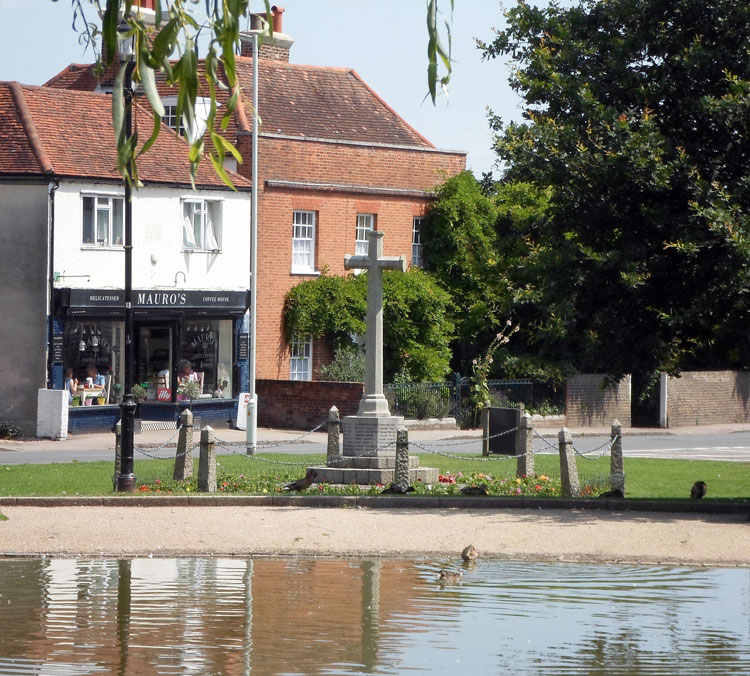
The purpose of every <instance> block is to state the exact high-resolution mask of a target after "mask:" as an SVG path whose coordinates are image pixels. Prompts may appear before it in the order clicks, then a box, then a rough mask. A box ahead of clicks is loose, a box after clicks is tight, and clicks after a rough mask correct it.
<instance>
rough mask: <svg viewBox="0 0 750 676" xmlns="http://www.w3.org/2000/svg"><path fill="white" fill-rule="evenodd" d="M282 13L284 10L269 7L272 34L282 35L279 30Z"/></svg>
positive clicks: (275, 6)
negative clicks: (271, 16)
mask: <svg viewBox="0 0 750 676" xmlns="http://www.w3.org/2000/svg"><path fill="white" fill-rule="evenodd" d="M283 13H284V8H283V7H279V6H278V5H274V6H273V7H271V14H273V32H274V33H282V32H283V31H282V30H281V15H282V14H283Z"/></svg>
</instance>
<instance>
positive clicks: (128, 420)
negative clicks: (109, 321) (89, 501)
mask: <svg viewBox="0 0 750 676" xmlns="http://www.w3.org/2000/svg"><path fill="white" fill-rule="evenodd" d="M118 31H119V32H120V39H118V41H117V47H118V53H119V58H120V63H121V64H124V65H125V74H124V75H125V77H124V80H123V98H124V100H125V140H126V142H127V141H129V140H130V137H131V136H132V134H133V111H132V105H133V77H132V76H133V68H134V67H135V60H134V58H133V56H134V53H133V40H134V38H133V36H132V35H130V34H129V26H128V25H127V22H125V21H123V22H122V23H121V24H120V26H119V27H118ZM123 34H125V35H124V36H123ZM127 171H128V177H127V178H126V179H125V237H124V249H125V356H124V359H125V387H124V392H125V396H124V397H123V399H122V403H121V404H120V421H121V437H120V439H121V455H120V474H119V475H118V476H117V490H118V492H123V493H132V492H133V491H135V474H134V473H133V433H134V427H135V409H136V404H135V401H133V362H134V354H133V347H134V342H133V305H132V301H133V205H132V203H131V195H130V192H131V185H130V184H131V181H132V178H133V160H132V155H131V158H130V159H129V160H128V164H127Z"/></svg>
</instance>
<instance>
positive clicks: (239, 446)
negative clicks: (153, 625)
mask: <svg viewBox="0 0 750 676" xmlns="http://www.w3.org/2000/svg"><path fill="white" fill-rule="evenodd" d="M150 425H165V424H164V423H150ZM168 425H169V426H163V427H161V426H160V427H154V429H172V428H173V427H174V433H173V434H172V435H171V436H170V437H169V439H167V440H166V441H164V442H163V443H161V444H159V445H158V446H150V447H147V448H146V447H142V446H139V445H135V446H134V451H135V454H136V457H135V462H134V465H135V467H134V471H135V474H136V478H137V484H138V486H139V487H141V486H154V485H157V486H158V485H159V484H164V485H167V484H169V483H170V482H172V481H173V476H174V469H175V464H176V462H177V460H178V459H181V458H183V457H184V456H185V455H186V454H187V453H188V452H190V453H191V454H195V455H196V456H197V455H198V451H199V447H200V442H199V438H198V439H195V438H194V439H193V443H192V444H191V445H190V446H188V449H189V450H182V451H180V450H179V444H176V443H175V442H176V440H177V438H178V436H179V433H180V424H179V422H177V424H176V426H175V423H169V424H168ZM326 426H327V421H325V420H324V421H323V422H321V423H320V424H319V425H317V426H316V427H314V428H312V429H311V430H309V431H306V432H304V433H302V434H300V435H299V436H297V437H295V438H293V439H289V440H285V441H278V442H260V443H258V444H256V447H255V453H254V454H250V455H249V454H248V453H247V442H246V441H245V440H243V441H227V440H225V439H221V438H220V437H218V436H214V444H215V448H216V449H217V450H221V451H224V454H219V455H217V474H219V475H222V474H224V473H225V471H226V472H231V473H233V474H239V475H240V476H242V473H243V472H246V471H250V472H251V473H252V472H253V471H254V470H251V467H252V466H253V465H256V466H257V465H259V464H260V465H264V466H268V467H269V469H271V468H273V467H277V468H279V471H278V472H275V473H274V475H275V476H276V478H277V480H279V481H286V480H290V479H293V478H296V477H297V476H298V475H299V470H300V469H301V468H307V467H309V466H310V462H309V461H308V460H306V461H295V460H285V459H282V458H280V457H278V454H277V455H276V456H275V457H273V456H271V454H272V453H273V451H274V450H275V449H277V448H280V447H285V446H290V445H294V444H297V443H299V442H301V441H303V440H304V439H306V438H307V437H309V436H311V435H312V434H314V433H315V432H318V431H319V430H321V429H322V428H324V427H326ZM148 429H151V428H150V427H149V428H148ZM520 429H521V428H519V427H514V428H510V429H506V430H503V431H502V432H499V433H496V434H491V435H488V436H481V437H476V438H472V439H456V440H450V439H447V440H436V441H431V442H429V445H427V444H426V443H423V442H418V441H414V440H411V441H409V447H410V449H411V448H413V449H416V451H418V452H421V453H423V454H424V455H426V456H429V455H433V456H439V457H441V458H446V459H450V460H458V461H462V462H470V463H473V462H475V463H478V466H480V465H481V466H484V467H487V466H488V465H491V464H492V463H496V464H497V466H498V467H501V468H503V469H501V470H500V471H501V472H507V473H508V474H511V473H512V472H515V468H513V469H511V463H509V462H508V461H513V462H514V463H515V462H517V460H518V456H517V455H511V454H508V455H504V454H491V455H483V454H481V452H480V453H478V454H476V455H469V454H466V453H465V452H464V453H461V452H460V451H459V452H449V451H447V450H443V449H445V448H446V447H450V448H457V447H459V448H460V447H468V446H469V445H473V444H480V445H481V448H485V445H484V444H485V443H487V442H489V441H490V440H492V439H496V438H498V437H503V436H506V435H510V434H516V433H518V432H519V430H520ZM194 432H195V433H199V432H200V430H198V429H197V428H194ZM531 432H532V434H533V437H534V438H535V439H537V440H540V441H541V447H539V448H536V449H534V450H533V453H534V455H535V456H537V455H541V454H545V455H550V454H551V453H550V452H551V451H554V453H557V452H558V444H553V443H551V442H550V441H549V440H548V439H547V438H546V437H544V436H542V435H541V434H540V433H539V431H538V430H537V429H536V428H533V427H532V428H531ZM196 436H198V437H199V434H197V435H196ZM616 440H619V437H612V438H610V439H608V440H606V441H605V442H604V443H602V444H600V445H599V446H597V447H596V448H593V449H590V450H587V451H580V450H579V449H577V448H576V447H575V446H573V449H574V451H575V454H576V456H577V457H580V458H583V459H585V460H598V459H600V458H602V457H604V456H606V455H609V454H610V453H611V451H612V446H613V444H614V442H615V441H616ZM167 448H173V449H174V452H173V453H171V454H165V453H164V451H165V449H167ZM395 448H396V442H395V441H393V442H389V443H387V444H383V445H382V446H380V447H378V448H373V449H372V450H371V451H370V452H369V453H367V455H368V456H373V455H379V454H383V453H389V452H390V453H395ZM318 454H319V453H316V455H318ZM227 456H229V457H231V458H232V460H227V461H226V462H224V463H223V460H222V459H223V458H227ZM347 461H348V456H342V455H339V456H331V457H326V459H325V461H324V462H325V463H326V464H327V465H328V466H330V467H336V466H337V465H339V464H342V465H343V464H345V463H346V462H347ZM222 463H223V464H224V465H225V466H226V470H225V469H224V468H223V467H222ZM197 471H198V458H197V457H196V458H195V459H194V463H193V477H195V476H196V475H197ZM256 473H257V472H256ZM544 473H545V474H546V475H547V476H551V477H553V478H559V472H558V471H555V470H551V469H550V468H545V472H544ZM612 478H613V477H612V476H610V475H609V474H608V473H603V472H601V471H600V472H591V471H588V470H584V471H583V472H580V471H579V482H580V485H581V487H582V492H583V493H592V492H599V491H604V490H609V489H610V488H611V487H612Z"/></svg>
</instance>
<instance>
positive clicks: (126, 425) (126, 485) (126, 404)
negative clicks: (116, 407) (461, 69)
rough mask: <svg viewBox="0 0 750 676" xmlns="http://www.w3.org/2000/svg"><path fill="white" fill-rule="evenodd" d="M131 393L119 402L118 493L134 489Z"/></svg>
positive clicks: (132, 406)
mask: <svg viewBox="0 0 750 676" xmlns="http://www.w3.org/2000/svg"><path fill="white" fill-rule="evenodd" d="M136 408H137V404H136V403H135V402H134V401H133V395H132V394H131V393H128V394H126V395H125V396H124V397H123V399H122V403H121V404H120V411H121V413H120V415H121V422H122V442H121V443H122V456H121V465H120V475H119V476H118V477H117V491H118V492H119V493H133V492H134V491H135V474H134V473H133V435H134V432H135V429H134V428H135V409H136Z"/></svg>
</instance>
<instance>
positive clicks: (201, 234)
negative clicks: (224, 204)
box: [182, 199, 221, 253]
mask: <svg viewBox="0 0 750 676" xmlns="http://www.w3.org/2000/svg"><path fill="white" fill-rule="evenodd" d="M182 217H183V219H182V244H183V246H184V247H185V248H186V249H189V250H195V251H212V252H214V253H216V252H218V251H219V250H220V249H221V202H210V201H208V200H202V199H195V200H192V199H191V200H184V201H183V203H182Z"/></svg>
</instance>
